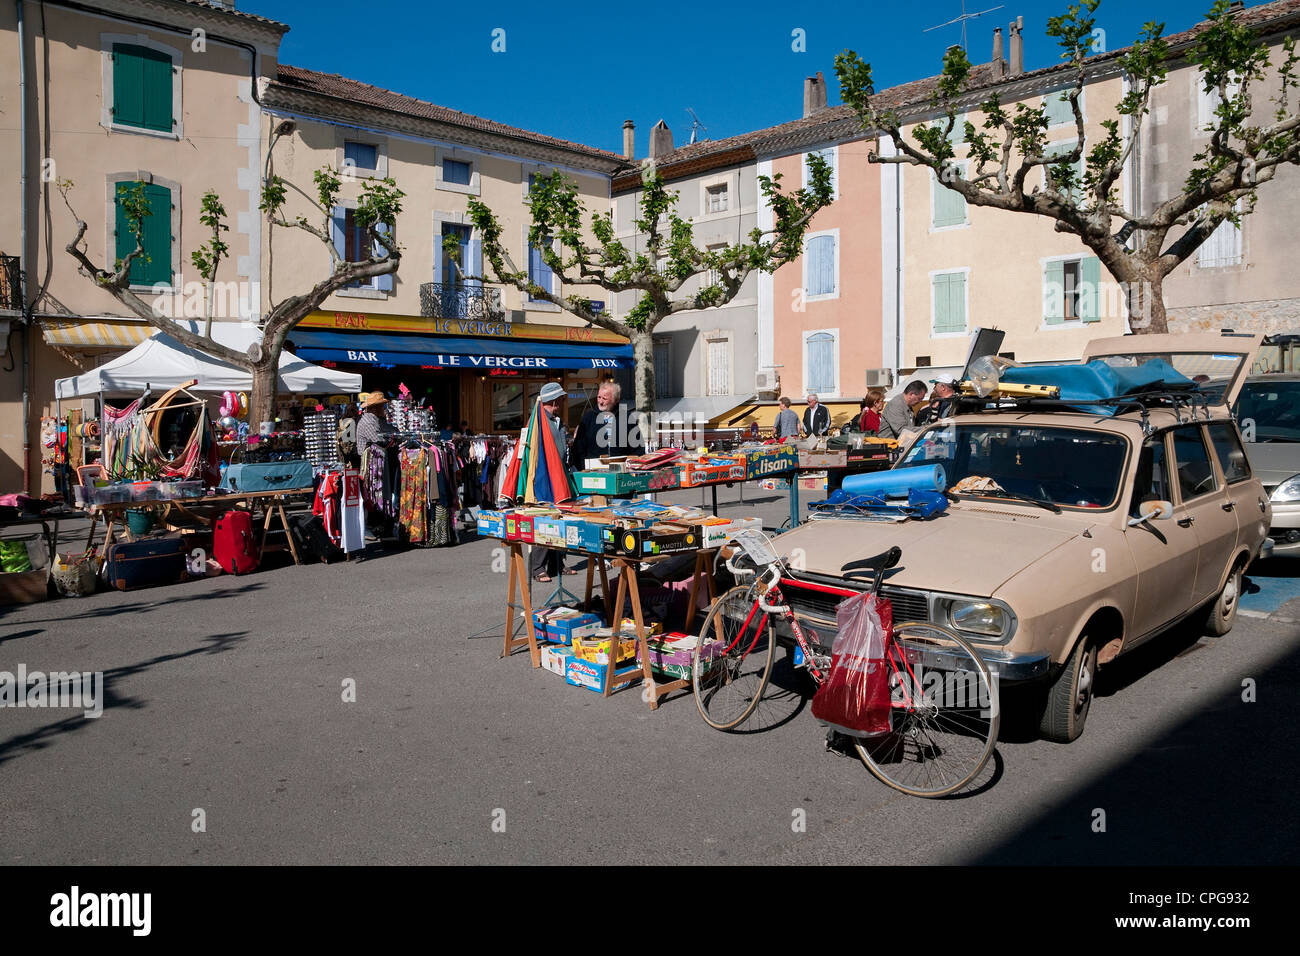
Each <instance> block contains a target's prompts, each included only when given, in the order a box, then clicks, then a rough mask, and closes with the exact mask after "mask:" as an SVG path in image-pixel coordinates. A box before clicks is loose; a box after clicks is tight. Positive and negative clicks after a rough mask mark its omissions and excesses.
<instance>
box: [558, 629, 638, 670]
mask: <svg viewBox="0 0 1300 956" xmlns="http://www.w3.org/2000/svg"><path fill="white" fill-rule="evenodd" d="M613 644H614V639H613V638H612V637H606V638H603V639H602V638H599V637H595V636H592V637H580V638H576V639H575V640H574V642H573V656H574V657H576V658H577V659H578V660H580V661H588V662H590V663H592V664H608V663H609V649H610V647H612V646H613ZM636 646H637V641H636V638H629V637H621V636H620V637H619V640H618V663H620V664H622V663H623V662H624V661H630V660H632V659H634V658H635V657H636V655H637V649H636Z"/></svg>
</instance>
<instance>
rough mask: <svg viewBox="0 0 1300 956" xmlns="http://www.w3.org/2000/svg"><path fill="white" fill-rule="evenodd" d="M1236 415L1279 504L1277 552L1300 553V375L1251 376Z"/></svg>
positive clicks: (1273, 532)
mask: <svg viewBox="0 0 1300 956" xmlns="http://www.w3.org/2000/svg"><path fill="white" fill-rule="evenodd" d="M1233 412H1234V413H1235V414H1236V416H1237V424H1238V425H1239V426H1240V428H1241V437H1242V438H1244V439H1245V441H1246V451H1247V453H1248V455H1249V457H1250V464H1251V467H1252V469H1253V470H1254V472H1255V474H1256V475H1257V476H1258V477H1259V480H1260V482H1261V483H1263V485H1264V492H1265V494H1267V495H1268V496H1269V500H1270V501H1271V502H1272V504H1273V524H1272V527H1270V528H1269V530H1268V536H1269V537H1270V538H1272V540H1273V551H1272V554H1273V555H1277V556H1281V555H1300V372H1275V373H1272V374H1269V375H1252V376H1250V377H1249V378H1248V379H1246V384H1245V386H1244V387H1243V388H1242V390H1241V394H1240V395H1239V396H1237V403H1236V405H1234V406H1233Z"/></svg>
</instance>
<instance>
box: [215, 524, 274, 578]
mask: <svg viewBox="0 0 1300 956" xmlns="http://www.w3.org/2000/svg"><path fill="white" fill-rule="evenodd" d="M212 556H213V557H214V558H215V559H216V561H217V564H219V565H221V570H223V571H225V572H226V573H227V574H247V573H248V572H249V571H256V570H257V566H258V564H259V563H260V562H261V559H262V556H261V554H260V553H259V552H258V548H257V539H256V538H255V537H254V536H253V516H252V515H251V514H249V513H248V512H247V511H227V512H226V513H225V514H224V515H222V516H221V517H220V518H218V519H217V524H216V526H215V527H214V528H213V530H212Z"/></svg>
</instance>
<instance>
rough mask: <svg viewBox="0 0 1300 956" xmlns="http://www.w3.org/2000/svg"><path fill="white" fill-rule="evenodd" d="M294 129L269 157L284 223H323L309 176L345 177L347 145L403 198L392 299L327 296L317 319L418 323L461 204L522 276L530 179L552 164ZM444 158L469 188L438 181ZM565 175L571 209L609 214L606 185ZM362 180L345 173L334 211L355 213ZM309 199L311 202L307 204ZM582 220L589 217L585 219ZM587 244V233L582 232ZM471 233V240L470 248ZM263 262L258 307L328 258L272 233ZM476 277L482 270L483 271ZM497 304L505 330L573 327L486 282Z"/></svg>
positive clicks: (582, 290) (315, 246)
mask: <svg viewBox="0 0 1300 956" xmlns="http://www.w3.org/2000/svg"><path fill="white" fill-rule="evenodd" d="M279 119H280V117H279V116H274V115H272V116H268V117H267V120H266V122H267V127H266V130H265V132H266V133H267V135H268V136H269V132H270V130H271V129H272V128H273V127H274V125H275V124H276V123H278V121H279ZM295 122H296V123H297V126H296V129H295V130H294V131H293V133H292V134H290V135H288V136H285V137H283V138H281V140H280V141H279V143H278V144H277V145H276V146H275V148H274V151H273V152H274V156H273V163H274V171H275V173H276V174H278V175H280V176H282V177H283V178H284V179H285V180H286V181H288V183H289V184H290V199H289V202H288V203H287V204H286V207H285V212H286V214H287V216H288V217H289V218H291V219H292V218H293V217H295V216H298V215H302V216H306V217H307V218H308V219H309V221H310V222H311V223H312V224H313V225H315V226H317V227H321V226H322V225H323V224H325V217H324V214H323V213H322V211H321V210H319V209H318V208H317V207H316V205H315V187H314V185H313V180H312V174H313V173H314V172H315V171H316V170H317V169H320V168H321V167H322V166H329V167H330V168H332V169H334V170H337V171H340V172H342V171H343V170H344V142H345V140H356V141H359V142H364V143H368V144H373V145H375V146H377V147H378V157H379V160H378V162H379V168H378V170H377V172H376V173H375V175H376V176H378V177H381V178H382V176H383V175H385V174H386V175H388V176H390V177H391V178H392V179H393V180H395V181H396V183H397V186H398V188H400V189H401V190H402V191H403V192H404V193H405V194H406V195H405V197H404V198H403V199H402V212H401V215H400V216H399V218H398V222H397V231H396V236H395V238H396V240H397V242H398V243H399V244H400V245H401V252H402V261H401V265H400V267H399V269H398V272H397V275H396V276H395V277H394V282H393V288H392V292H391V293H389V292H384V291H381V290H377V289H344V290H340V291H339V292H337V293H336V294H334V295H332V296H330V297H329V298H328V299H327V300H326V301H325V302H324V303H323V304H322V306H321V308H322V309H323V310H326V311H336V312H344V313H367V312H377V313H388V314H396V315H417V316H418V315H420V314H421V307H420V285H421V284H422V283H428V282H433V281H435V278H436V272H437V270H438V269H439V265H438V263H437V262H436V261H435V260H436V259H440V258H441V256H442V245H441V235H442V224H443V223H444V222H451V223H463V224H466V225H469V224H470V220H469V216H468V200H469V197H470V196H471V195H472V196H474V197H475V198H477V199H478V200H479V201H481V202H483V203H485V204H486V205H488V206H489V207H490V208H491V209H492V210H493V212H495V213H496V215H497V218H498V220H499V222H500V223H501V230H502V236H503V242H504V244H505V247H506V251H507V252H508V253H509V255H510V256H511V258H512V259H513V261H514V264H515V267H516V268H518V269H521V270H526V269H527V268H528V247H527V231H528V224H529V223H530V222H531V214H530V210H529V206H528V199H527V184H528V177H529V175H530V174H534V175H549V174H550V173H551V172H553V171H554V170H555V169H556V166H555V165H553V164H544V163H538V162H535V161H533V160H531V159H528V158H523V157H511V156H508V155H502V154H497V153H491V152H485V151H482V150H474V149H470V148H467V147H464V146H458V145H454V144H444V143H438V142H435V141H429V140H419V139H415V138H413V137H409V136H405V135H395V134H393V135H390V134H386V133H383V132H381V131H377V130H359V129H356V128H354V127H351V126H343V125H336V124H333V123H327V122H323V121H319V120H312V119H303V118H300V117H295ZM445 156H446V157H451V158H454V159H456V160H458V161H464V162H468V163H470V165H471V168H472V170H473V172H472V179H471V183H470V185H469V186H468V187H466V186H462V185H459V184H455V183H444V182H443V180H442V160H443V158H444V157H445ZM562 171H563V172H564V173H565V175H567V176H569V177H570V178H571V179H573V180H574V181H575V182H576V183H577V186H578V194H579V199H580V201H581V202H582V203H583V204H584V206H585V207H586V208H587V210H588V211H589V213H590V212H591V211H596V212H601V213H604V212H606V211H607V210H608V209H609V177H608V176H604V175H600V174H593V173H588V172H584V171H581V170H575V169H571V168H566V169H563V170H562ZM366 178H367V177H366V176H365V175H357V174H355V173H353V174H352V177H351V179H350V180H348V181H345V182H344V184H343V187H342V189H341V191H340V193H339V203H340V205H342V206H344V207H348V206H355V204H356V202H357V201H358V200H359V199H360V197H361V193H362V187H363V181H364V180H365V179H366ZM303 193H306V195H304V194H303ZM309 197H310V199H309ZM584 220H586V221H588V222H589V220H590V215H587V216H585V217H584ZM587 234H588V239H589V241H594V239H591V237H590V230H589V228H588V230H587ZM479 239H480V236H479V233H478V230H477V229H475V230H474V231H473V234H472V236H471V240H479ZM267 252H268V254H267V256H266V261H265V263H264V264H263V270H264V272H263V274H264V276H265V280H266V284H265V287H264V292H265V293H266V294H265V295H264V298H263V305H264V307H268V308H269V303H270V301H277V302H278V301H279V300H281V299H283V298H284V297H286V296H289V295H294V294H297V293H301V292H303V291H305V290H307V289H309V288H310V287H311V286H312V285H313V284H315V283H317V282H319V281H321V279H323V278H325V277H326V276H328V275H329V270H330V268H331V260H330V252H329V249H328V248H326V247H325V246H324V245H323V244H322V242H321V241H320V239H318V238H316V237H315V236H312V235H310V234H309V233H307V232H305V231H302V230H297V229H286V228H280V227H276V228H274V229H273V230H270V234H269V235H268V237H267ZM484 270H485V274H487V275H489V276H490V267H489V266H488V265H487V263H486V262H484ZM487 287H488V288H489V289H496V290H498V293H499V294H500V296H501V303H502V307H503V308H504V309H505V314H506V319H507V321H512V322H542V323H548V324H555V325H578V324H585V323H580V322H579V320H578V319H577V318H575V317H574V316H572V315H571V314H570V313H568V312H566V311H564V310H562V309H560V308H559V307H557V306H554V305H551V304H550V303H546V302H530V301H527V297H526V295H525V294H524V293H522V292H520V291H519V290H518V289H515V288H514V287H513V286H511V287H505V286H503V285H501V284H500V283H495V282H489V283H487ZM554 291H555V292H556V293H557V294H560V295H564V296H568V295H573V294H577V295H581V296H583V297H585V298H592V299H598V300H600V299H604V300H607V299H608V298H609V297H608V296H607V295H605V294H604V293H603V292H602V291H601V290H600V289H598V288H596V287H594V286H577V285H575V286H562V285H561V284H560V283H559V282H558V279H557V281H556V285H555V288H554ZM610 305H611V303H610V302H608V301H606V307H607V308H608V307H609V306H610Z"/></svg>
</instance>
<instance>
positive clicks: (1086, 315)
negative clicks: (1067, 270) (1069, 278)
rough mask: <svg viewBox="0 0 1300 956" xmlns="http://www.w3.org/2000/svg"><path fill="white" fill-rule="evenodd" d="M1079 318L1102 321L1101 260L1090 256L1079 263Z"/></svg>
mask: <svg viewBox="0 0 1300 956" xmlns="http://www.w3.org/2000/svg"><path fill="white" fill-rule="evenodd" d="M1079 281H1080V284H1081V287H1080V289H1079V318H1081V319H1082V320H1083V321H1084V322H1100V321H1101V260H1100V259H1098V258H1097V257H1096V256H1089V257H1088V258H1086V259H1084V260H1083V261H1082V262H1081V263H1079Z"/></svg>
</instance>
